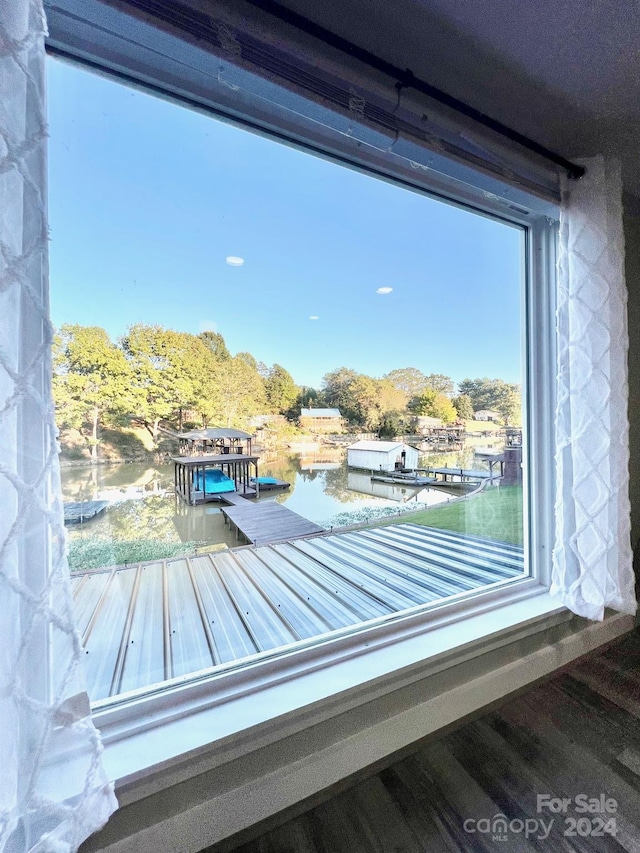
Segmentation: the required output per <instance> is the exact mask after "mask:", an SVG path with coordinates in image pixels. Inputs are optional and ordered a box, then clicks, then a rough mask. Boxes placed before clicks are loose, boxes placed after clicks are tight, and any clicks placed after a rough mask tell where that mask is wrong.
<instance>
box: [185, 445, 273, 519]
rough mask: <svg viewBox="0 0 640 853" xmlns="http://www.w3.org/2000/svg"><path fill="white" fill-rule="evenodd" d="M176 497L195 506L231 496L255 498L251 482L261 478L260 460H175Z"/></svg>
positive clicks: (229, 456) (230, 456) (218, 457)
mask: <svg viewBox="0 0 640 853" xmlns="http://www.w3.org/2000/svg"><path fill="white" fill-rule="evenodd" d="M171 461H172V462H173V465H174V482H175V489H176V494H177V495H179V496H180V497H181V498H182V499H183V500H184V501H186V503H188V504H191V505H192V506H195V505H196V504H200V503H205V502H207V501H219V500H220V499H221V496H222V495H224V494H225V493H229V492H237V493H238V494H240V495H242V496H243V497H246V498H254V497H256V487H255V485H254V484H253V483H252V482H251V479H252V478H256V477H257V476H258V457H257V456H248V455H245V454H240V453H223V454H220V455H207V456H174V457H173V459H172V460H171Z"/></svg>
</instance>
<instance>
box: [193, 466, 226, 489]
mask: <svg viewBox="0 0 640 853" xmlns="http://www.w3.org/2000/svg"><path fill="white" fill-rule="evenodd" d="M202 480H203V478H202V471H196V476H195V478H194V483H195V487H196V489H197V490H198V491H200V492H202V491H204V492H206V493H207V494H214V495H215V494H220V493H221V492H235V490H236V484H235V483H234V482H233V480H232V479H231V478H230V477H227V475H226V474H223V473H222V471H220V470H219V469H218V468H207V469H206V470H205V472H204V486H205V488H204V489H203V488H202Z"/></svg>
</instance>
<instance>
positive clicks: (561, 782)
mask: <svg viewBox="0 0 640 853" xmlns="http://www.w3.org/2000/svg"><path fill="white" fill-rule="evenodd" d="M538 795H542V796H543V795H549V796H550V797H552V798H557V799H558V800H563V799H568V800H570V803H568V804H566V812H565V811H556V812H554V811H551V810H550V808H549V807H548V806H545V805H544V804H543V805H542V809H541V810H539V809H538V802H537V797H538ZM580 795H584V796H585V801H583V800H581V799H580ZM603 795H604V800H602V799H601V798H602V796H603ZM595 799H598V800H599V801H598V803H597V808H599V809H601V808H602V806H604V807H605V809H606V810H605V811H604V812H602V811H583V810H582V803H583V802H586V804H587V805H588V806H590V807H591V808H596V803H594V802H592V800H595ZM607 801H608V802H607ZM553 806H555V807H556V808H558V807H560V808H562V806H560V805H559V803H557V802H556V803H553ZM499 814H502V815H504V816H505V817H506V821H507V830H506V832H505V831H504V830H503V826H504V822H503V825H502V826H500V825H499V824H498V823H496V824H495V828H496V830H497V831H496V832H492V831H491V829H492V828H493V827H492V823H491V822H492V821H493V820H494V818H496V816H497V815H499ZM487 819H488V820H487ZM541 820H544V825H542V824H541V823H540V821H541ZM550 820H551V821H552V825H551V826H550V828H549V829H547V828H548V827H549V821H550ZM465 822H466V823H465ZM465 827H466V829H465ZM471 830H475V831H471ZM485 830H488V831H485ZM527 830H528V833H527ZM614 831H615V835H614V834H613V832H614ZM527 834H528V836H529V837H528V838H527V837H526V836H527ZM245 838H246V836H245ZM229 849H230V847H229V846H225V850H229ZM234 849H235V853H451V851H503V853H512V852H515V851H517V853H520V851H580V853H597V851H612V853H613V852H614V851H628V852H629V853H638V851H640V631H639V630H636V631H634V632H632V633H631V634H628V635H627V636H626V637H624V638H622V640H620V641H618V642H617V643H616V644H614V645H612V646H610V647H609V648H607V649H605V650H604V651H601V652H599V653H594V654H592V655H590V656H588V657H587V658H584V659H582V660H581V661H579V662H578V663H577V664H575V665H574V666H573V667H571V668H570V669H569V670H567V671H565V672H563V673H561V674H559V675H557V676H556V677H554V678H553V679H552V680H550V681H548V682H546V683H545V684H543V685H541V686H538V687H536V688H534V689H532V690H531V691H529V692H527V693H526V694H524V695H522V696H520V697H519V698H516V699H514V700H512V701H510V702H508V703H507V704H505V705H504V706H503V707H501V708H500V709H499V710H497V711H494V712H492V713H488V714H487V715H486V716H483V717H481V718H479V719H477V720H476V721H474V722H471V723H468V724H466V725H464V726H463V727H462V728H460V729H458V730H456V731H454V732H452V733H449V734H446V735H445V736H443V737H442V738H440V739H439V740H436V741H433V742H430V743H429V744H428V745H427V746H423V747H422V748H420V749H418V750H417V751H416V752H415V753H414V754H412V755H411V756H410V757H408V758H404V759H403V760H401V761H399V762H397V763H396V764H394V765H393V766H391V767H389V768H387V769H385V770H383V771H381V772H379V773H377V774H376V775H374V776H372V777H371V778H368V779H366V780H365V781H361V782H358V783H357V784H354V785H353V786H352V787H351V788H349V789H348V790H346V791H344V792H343V793H340V794H338V795H337V796H334V797H333V798H332V799H330V800H328V801H327V802H324V803H323V804H321V805H316V806H315V807H314V808H312V809H310V810H309V811H307V812H306V813H304V814H302V815H300V816H299V817H296V818H295V819H292V820H289V821H288V822H287V823H284V824H283V825H281V826H279V827H278V828H275V829H271V830H270V831H268V832H266V833H264V834H263V835H261V836H259V837H258V838H256V839H255V840H253V841H250V842H248V843H244V844H243V845H242V846H238V847H236V848H234Z"/></svg>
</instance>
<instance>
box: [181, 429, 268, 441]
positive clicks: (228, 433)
mask: <svg viewBox="0 0 640 853" xmlns="http://www.w3.org/2000/svg"><path fill="white" fill-rule="evenodd" d="M252 437H253V436H252V435H251V433H248V432H243V431H242V430H241V429H231V428H227V427H207V428H206V429H192V430H190V431H189V432H181V433H179V435H178V438H190V439H206V440H210V439H215V438H252Z"/></svg>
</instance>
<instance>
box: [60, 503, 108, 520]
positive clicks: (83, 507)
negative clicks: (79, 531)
mask: <svg viewBox="0 0 640 853" xmlns="http://www.w3.org/2000/svg"><path fill="white" fill-rule="evenodd" d="M108 503H109V502H108V501H69V502H68V503H65V505H64V523H65V524H82V523H83V522H85V521H89V519H91V518H95V517H96V515H100V513H101V512H103V510H104V509H105V508H106V507H107V505H108Z"/></svg>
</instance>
